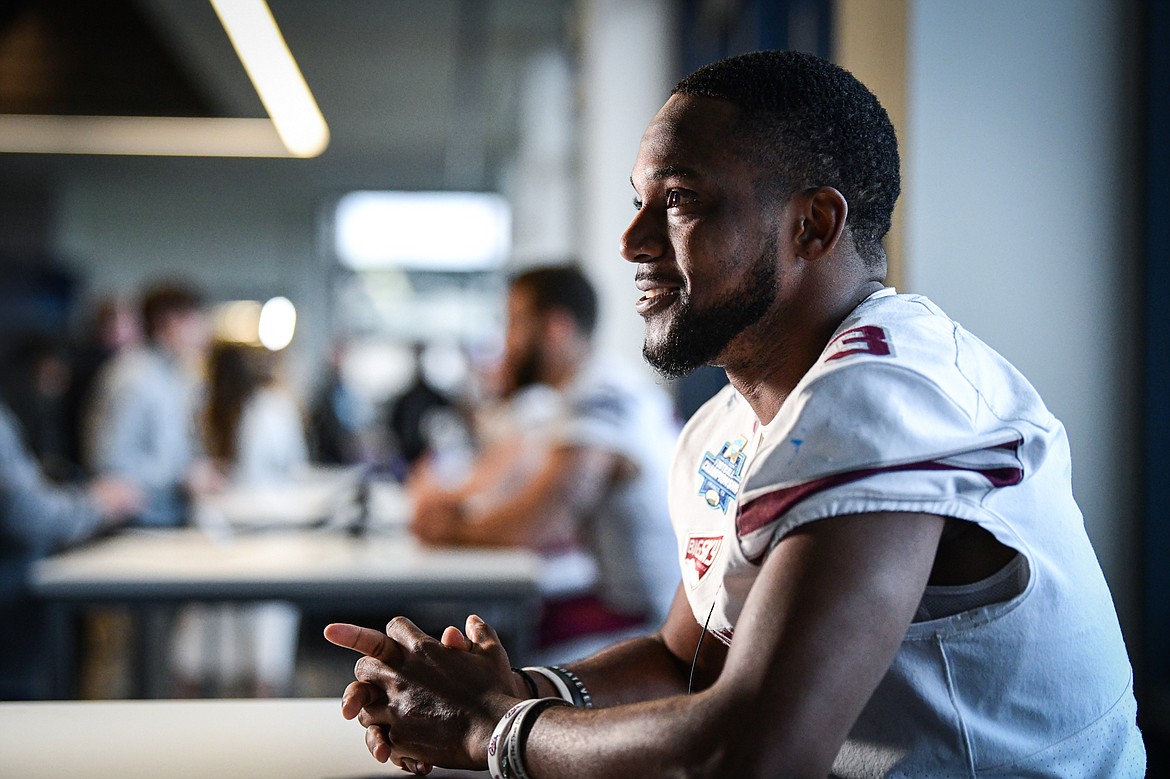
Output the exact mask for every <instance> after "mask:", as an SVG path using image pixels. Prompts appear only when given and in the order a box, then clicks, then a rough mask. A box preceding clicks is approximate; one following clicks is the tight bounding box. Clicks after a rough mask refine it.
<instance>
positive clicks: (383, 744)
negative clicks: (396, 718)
mask: <svg viewBox="0 0 1170 779" xmlns="http://www.w3.org/2000/svg"><path fill="white" fill-rule="evenodd" d="M366 749H368V750H370V754H371V755H373V756H374V759H375V760H377V761H378V762H379V763H385V762H386V761H387V760H389V759H390V753H391V752H392V751H393V750H392V749H391V748H390V739H389V738H388V737H387V735H386V731H385V730H384V729H383V728H382V726H381V725H370V726H369V727H368V728H366Z"/></svg>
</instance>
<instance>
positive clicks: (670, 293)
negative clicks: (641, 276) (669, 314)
mask: <svg viewBox="0 0 1170 779" xmlns="http://www.w3.org/2000/svg"><path fill="white" fill-rule="evenodd" d="M638 289H640V290H641V291H642V297H640V298H638V300H637V302H636V303H635V304H634V307H635V308H636V309H637V311H638V313H639V314H641V315H642V316H646V315H647V314H650V313H652V312H654V311H655V310H656V309H659V308H664V307H666V306H669V305H670V304H671V303H673V302H674V301H675V300H677V299H678V294H679V287H678V286H676V285H673V284H664V283H662V282H642V281H639V282H638Z"/></svg>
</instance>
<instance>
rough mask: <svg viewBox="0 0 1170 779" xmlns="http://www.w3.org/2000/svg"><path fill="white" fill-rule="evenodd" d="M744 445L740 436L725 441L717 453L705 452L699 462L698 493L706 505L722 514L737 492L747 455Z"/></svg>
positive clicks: (725, 511) (744, 440)
mask: <svg viewBox="0 0 1170 779" xmlns="http://www.w3.org/2000/svg"><path fill="white" fill-rule="evenodd" d="M745 446H747V439H746V438H744V437H743V436H740V437H739V438H736V439H735V440H734V441H728V442H727V443H725V444H724V445H723V448H722V449H720V450H719V454H712V453H711V452H707V453H706V454H704V455H703V461H702V462H701V463H699V479H700V482H699V495H701V496H702V497H703V499H704V500H705V501H707V505H708V506H710V507H711V508H713V509H714V508H717V509H720V510H721V511H722V512H723V513H724V514H726V513H727V509H728V507H729V506H731V501H733V500H735V496H736V495H738V494H739V484H740V481H741V480H742V479H743V467H744V465H745V464H746V463H747V455H745V454H744V452H743V448H744V447H745Z"/></svg>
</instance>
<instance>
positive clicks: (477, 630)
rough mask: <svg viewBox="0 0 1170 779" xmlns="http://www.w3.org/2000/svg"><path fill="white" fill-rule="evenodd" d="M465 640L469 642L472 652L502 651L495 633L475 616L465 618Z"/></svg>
mask: <svg viewBox="0 0 1170 779" xmlns="http://www.w3.org/2000/svg"><path fill="white" fill-rule="evenodd" d="M467 638H468V639H470V640H471V643H472V647H471V650H472V651H473V652H480V653H483V652H492V651H497V650H498V651H503V646H502V645H501V644H500V637H499V636H498V635H497V634H496V631H495V630H494V629H493V628H492V626H491V625H489V624H488V623H486V622H484V621H483V620H482V619H480V617H479V615H477V614H472V615H471V616H470V617H468V618H467Z"/></svg>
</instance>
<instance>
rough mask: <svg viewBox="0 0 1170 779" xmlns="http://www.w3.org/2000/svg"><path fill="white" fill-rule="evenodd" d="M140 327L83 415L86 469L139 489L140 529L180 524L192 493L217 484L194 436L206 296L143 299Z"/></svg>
mask: <svg viewBox="0 0 1170 779" xmlns="http://www.w3.org/2000/svg"><path fill="white" fill-rule="evenodd" d="M142 322H143V327H144V329H145V332H146V342H145V343H144V344H142V345H140V346H134V347H131V348H129V349H126V350H124V351H122V352H120V353H119V354H118V355H117V356H116V357H114V358H113V359H112V360H110V361H109V363H108V364H107V365H106V366H105V368H103V369H102V371H101V374H100V375H99V376H98V379H97V383H96V386H95V388H94V394H93V397H92V399H91V402H90V404H89V410H88V413H87V415H86V420H87V421H86V426H85V427H86V438H87V440H86V444H87V446H86V455H87V456H86V459H87V465H88V467H89V470H90V471H91V472H92V473H94V474H97V475H101V476H118V477H121V478H124V479H129V480H131V481H134V482H135V483H137V484H139V485H140V486H141V487H142V489H143V490H144V491H145V493H146V505H145V507H144V508H143V512H142V516H141V522H142V523H143V524H147V525H162V526H168V525H170V526H173V525H179V524H182V523H183V522H184V520H185V519H186V510H187V499H188V497H189V495H190V494H191V492H198V491H201V490H206V489H210V488H212V487H214V485H215V484H216V481H217V479H216V476H215V473H214V471H213V469H211V468H210V467H209V465H208V463H206V461H205V460H203V459H202V458H201V457H200V454H199V451H200V446H199V442H198V439H197V436H196V434H195V416H196V410H197V408H198V403H199V401H198V398H199V394H200V389H199V385H200V372H201V368H202V363H203V360H204V359H205V357H206V353H207V348H208V345H209V342H210V327H209V325H208V321H207V316H206V314H205V313H204V311H203V300H202V298H201V296H200V295H199V294H198V293H197V292H195V291H194V290H192V289H190V288H187V287H185V286H181V285H176V284H166V285H160V286H157V287H154V288H153V289H151V290H149V291H148V292H147V293H146V294H145V295H144V297H143V301H142Z"/></svg>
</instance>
